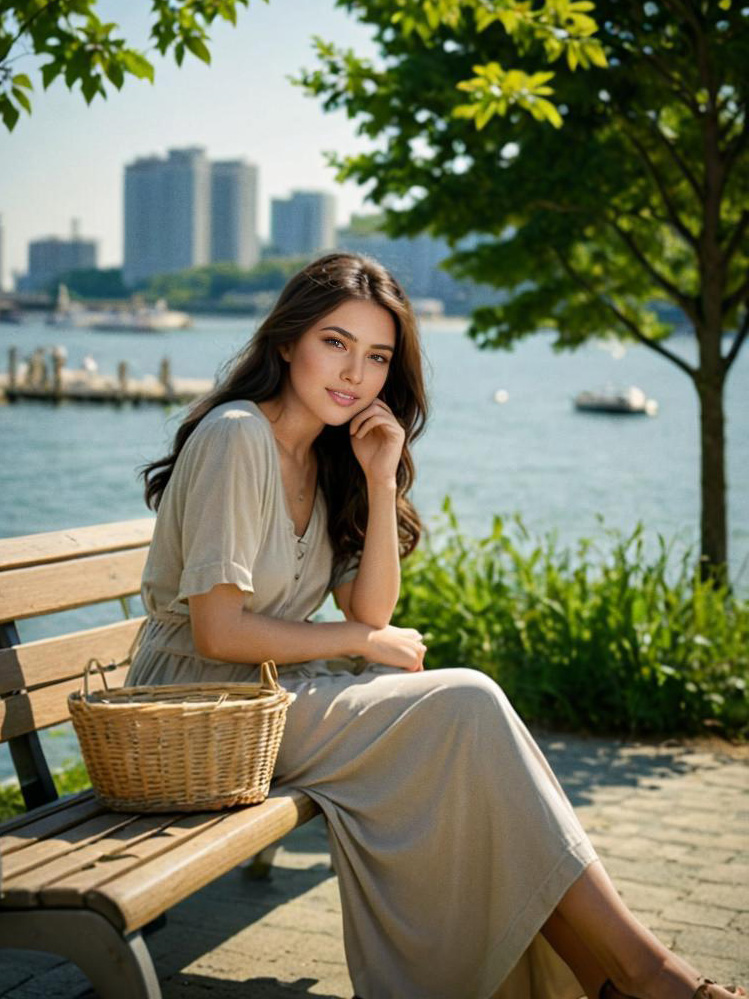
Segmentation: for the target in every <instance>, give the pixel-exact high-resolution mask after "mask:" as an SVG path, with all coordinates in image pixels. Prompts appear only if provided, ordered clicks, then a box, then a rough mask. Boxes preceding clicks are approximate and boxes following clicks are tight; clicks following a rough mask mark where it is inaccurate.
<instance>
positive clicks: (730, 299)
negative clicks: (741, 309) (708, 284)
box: [722, 271, 749, 313]
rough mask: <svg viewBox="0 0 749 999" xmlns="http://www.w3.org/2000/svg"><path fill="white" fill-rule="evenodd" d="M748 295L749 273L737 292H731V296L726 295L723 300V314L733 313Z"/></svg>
mask: <svg viewBox="0 0 749 999" xmlns="http://www.w3.org/2000/svg"><path fill="white" fill-rule="evenodd" d="M747 295H749V271H747V275H746V277H745V278H744V280H743V281H742V282H741V284H740V285H739V286H738V288H737V289H736V291H733V292H731V294H730V295H726V297H725V298H724V299H723V302H722V305H723V312H724V313H725V312H731V310H732V309H735V308H736V306H737V305H739V304H740V303H741V302H743V300H744V299H745V298H746V296H747Z"/></svg>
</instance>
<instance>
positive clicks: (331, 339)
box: [325, 336, 343, 347]
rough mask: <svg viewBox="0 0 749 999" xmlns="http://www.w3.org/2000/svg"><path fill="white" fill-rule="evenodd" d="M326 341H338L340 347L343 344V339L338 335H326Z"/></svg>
mask: <svg viewBox="0 0 749 999" xmlns="http://www.w3.org/2000/svg"><path fill="white" fill-rule="evenodd" d="M325 343H337V344H338V346H339V347H342V346H343V341H341V340H339V339H338V337H335V336H326V337H325Z"/></svg>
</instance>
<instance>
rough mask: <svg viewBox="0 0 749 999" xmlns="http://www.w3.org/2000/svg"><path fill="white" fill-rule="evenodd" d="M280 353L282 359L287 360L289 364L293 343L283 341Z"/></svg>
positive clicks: (279, 349)
mask: <svg viewBox="0 0 749 999" xmlns="http://www.w3.org/2000/svg"><path fill="white" fill-rule="evenodd" d="M278 353H279V354H280V355H281V358H282V360H284V361H286V363H287V364H288V363H289V361H290V360H291V344H290V343H282V344H281V345H280V347H279V348H278Z"/></svg>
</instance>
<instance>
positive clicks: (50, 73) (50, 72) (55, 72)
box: [42, 62, 62, 90]
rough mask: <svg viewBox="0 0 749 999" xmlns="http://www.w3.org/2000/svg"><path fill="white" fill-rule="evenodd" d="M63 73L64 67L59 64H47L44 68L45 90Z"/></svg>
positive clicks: (43, 81) (43, 80)
mask: <svg viewBox="0 0 749 999" xmlns="http://www.w3.org/2000/svg"><path fill="white" fill-rule="evenodd" d="M61 72H62V66H61V65H60V64H59V63H57V62H47V63H45V64H44V65H43V66H42V83H43V84H44V89H45V90H46V89H47V87H49V85H50V83H52V81H53V80H54V79H55V77H57V76H59V75H60V73H61Z"/></svg>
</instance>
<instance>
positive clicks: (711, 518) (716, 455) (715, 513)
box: [697, 376, 728, 582]
mask: <svg viewBox="0 0 749 999" xmlns="http://www.w3.org/2000/svg"><path fill="white" fill-rule="evenodd" d="M724 384H725V381H724V379H723V377H722V376H714V377H713V378H710V379H705V378H702V379H700V378H699V376H698V379H697V392H698V394H699V399H700V450H701V466H702V483H701V487H702V489H701V493H702V494H701V499H702V519H701V527H702V537H701V549H700V555H701V558H700V576H701V578H702V579H703V580H707V579H715V580H716V581H719V582H723V581H725V582H727V581H728V564H727V563H728V533H727V530H728V529H727V519H726V466H725V415H724V412H723V387H724Z"/></svg>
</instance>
